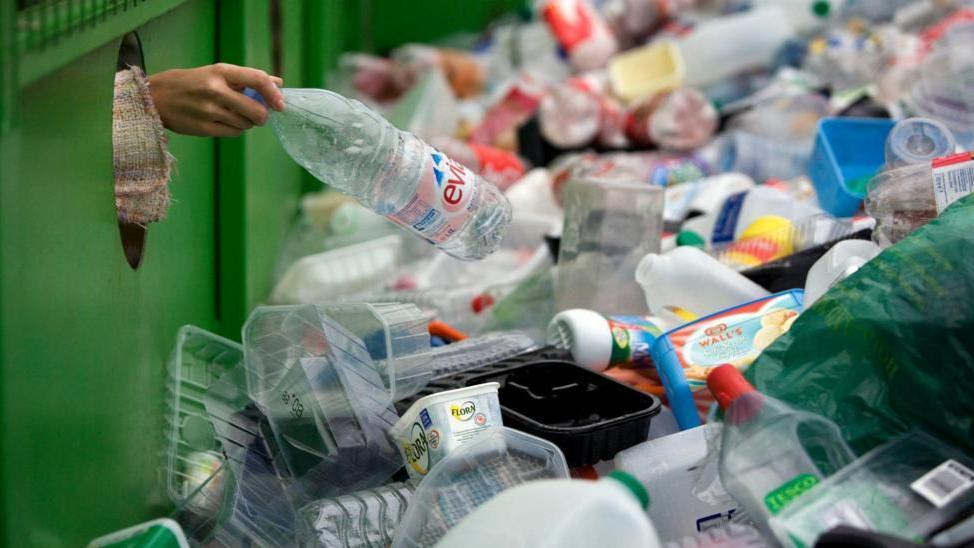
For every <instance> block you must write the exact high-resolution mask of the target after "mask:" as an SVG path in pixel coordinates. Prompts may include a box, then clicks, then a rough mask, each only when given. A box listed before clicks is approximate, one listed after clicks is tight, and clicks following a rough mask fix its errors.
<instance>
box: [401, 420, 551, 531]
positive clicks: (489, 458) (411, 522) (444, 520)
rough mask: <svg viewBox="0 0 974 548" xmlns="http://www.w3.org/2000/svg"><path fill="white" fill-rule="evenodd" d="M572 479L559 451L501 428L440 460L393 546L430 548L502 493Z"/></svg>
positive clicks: (425, 481)
mask: <svg viewBox="0 0 974 548" xmlns="http://www.w3.org/2000/svg"><path fill="white" fill-rule="evenodd" d="M553 478H568V466H567V464H566V463H565V457H564V455H562V453H561V450H560V449H558V447H557V446H555V445H554V444H552V443H550V442H548V441H545V440H542V439H541V438H536V437H534V436H531V435H528V434H525V433H523V432H519V431H517V430H512V429H510V428H498V429H496V430H495V431H493V432H491V433H490V434H488V435H485V436H482V437H481V438H479V439H478V441H477V442H476V443H468V444H466V445H464V446H462V447H461V448H459V449H458V450H456V451H454V452H452V453H451V454H450V455H449V456H448V457H447V458H446V459H444V460H442V461H440V462H439V463H438V464H437V465H436V468H435V469H434V470H433V471H432V472H431V473H430V474H429V475H428V476H426V478H425V479H423V481H422V483H420V485H419V487H418V488H417V490H416V493H415V494H414V496H413V500H412V502H411V503H410V505H409V509H408V510H407V511H406V515H405V516H404V517H403V519H402V521H401V523H400V525H399V529H398V530H397V531H396V538H395V540H394V541H393V543H392V546H393V548H406V547H419V546H432V545H433V544H436V542H437V541H438V540H439V539H440V538H442V537H443V535H445V534H446V532H447V531H449V530H450V529H451V528H452V527H453V526H454V525H456V524H457V523H459V522H460V520H462V519H463V518H464V517H466V516H467V514H469V513H471V512H473V511H474V510H476V509H477V507H479V506H480V505H481V504H483V503H485V502H487V501H488V500H490V499H491V498H493V497H494V496H495V495H497V494H498V493H500V492H502V491H504V490H505V489H508V488H510V487H513V486H515V485H520V484H522V483H524V482H527V481H532V480H538V479H553Z"/></svg>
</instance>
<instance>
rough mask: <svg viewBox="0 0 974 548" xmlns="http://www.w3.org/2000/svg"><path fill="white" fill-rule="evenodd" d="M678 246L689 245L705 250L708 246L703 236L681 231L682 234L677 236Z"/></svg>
mask: <svg viewBox="0 0 974 548" xmlns="http://www.w3.org/2000/svg"><path fill="white" fill-rule="evenodd" d="M676 245H688V246H691V247H699V248H700V249H703V248H704V247H706V246H707V241H706V240H704V239H703V236H701V235H699V234H697V233H696V232H694V231H692V230H681V231H680V233H679V234H677V235H676Z"/></svg>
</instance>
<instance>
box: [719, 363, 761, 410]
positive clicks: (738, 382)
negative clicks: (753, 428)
mask: <svg viewBox="0 0 974 548" xmlns="http://www.w3.org/2000/svg"><path fill="white" fill-rule="evenodd" d="M707 388H709V389H710V392H711V393H712V394H713V395H714V398H716V399H717V404H718V405H720V408H721V409H724V410H726V409H727V407H728V406H729V405H730V404H731V402H733V401H734V400H736V399H737V398H738V397H740V396H742V395H744V394H747V393H748V392H754V391H755V389H754V387H753V386H751V383H749V382H747V379H745V378H744V375H743V374H741V372H740V370H739V369H737V368H736V367H734V366H733V365H730V364H728V363H725V364H724V365H721V366H719V367H715V368H713V369H711V370H710V373H709V374H708V375H707Z"/></svg>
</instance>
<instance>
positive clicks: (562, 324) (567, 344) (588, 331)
mask: <svg viewBox="0 0 974 548" xmlns="http://www.w3.org/2000/svg"><path fill="white" fill-rule="evenodd" d="M548 344H551V345H553V346H555V347H557V348H561V349H565V350H569V351H570V352H571V353H572V358H574V360H575V362H576V363H578V365H581V366H583V367H585V368H586V369H591V370H592V371H596V372H598V371H604V370H605V369H606V368H607V367H609V358H610V357H611V356H612V331H611V330H610V329H609V323H608V322H607V321H606V319H605V318H603V317H602V315H601V314H599V313H598V312H594V311H592V310H585V309H582V308H575V309H572V310H565V311H564V312H559V313H558V314H557V315H556V316H555V317H554V318H552V319H551V323H550V324H548Z"/></svg>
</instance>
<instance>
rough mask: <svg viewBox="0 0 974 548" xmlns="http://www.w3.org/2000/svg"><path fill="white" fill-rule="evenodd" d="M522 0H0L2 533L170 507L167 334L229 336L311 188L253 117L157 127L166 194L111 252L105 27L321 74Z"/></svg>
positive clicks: (179, 64)
mask: <svg viewBox="0 0 974 548" xmlns="http://www.w3.org/2000/svg"><path fill="white" fill-rule="evenodd" d="M522 4H523V0H517V1H512V0H478V1H476V2H457V1H456V0H417V1H415V2H402V1H401V0H294V1H291V0H288V1H284V0H17V1H11V0H8V1H3V2H0V42H2V47H0V420H2V425H0V546H18V547H20V546H28V547H33V546H36V547H74V546H83V545H85V544H86V543H87V542H88V541H89V540H91V539H93V538H95V537H98V536H100V535H103V534H106V533H109V532H111V531H116V530H120V529H124V528H126V527H128V526H131V525H134V524H137V523H140V522H144V521H147V520H150V519H152V518H157V517H162V516H165V515H167V514H168V513H169V511H170V510H171V507H170V503H169V501H168V499H167V497H166V496H165V493H164V491H163V489H162V488H161V482H160V479H159V469H160V464H161V462H162V451H163V446H164V439H165V438H164V434H163V424H164V414H165V399H164V394H165V381H166V369H165V364H166V359H167V357H168V353H169V351H170V349H171V348H172V344H173V341H174V340H175V337H176V333H177V330H178V328H179V327H180V326H182V325H184V324H194V325H197V326H200V327H202V328H205V329H208V330H211V331H215V332H218V333H221V334H223V335H225V336H227V337H229V338H232V339H236V340H239V334H240V327H241V325H242V323H243V321H244V320H245V319H246V317H247V315H248V313H249V312H250V310H251V309H252V308H253V307H254V306H255V305H256V304H258V303H260V302H261V301H262V300H263V299H264V298H265V296H266V294H267V293H268V290H269V288H270V284H271V281H272V279H271V276H272V273H273V267H274V262H275V260H276V253H277V250H278V247H279V245H280V243H281V241H282V239H283V238H284V235H285V233H286V231H287V229H288V226H289V225H290V223H291V222H292V220H293V218H294V216H295V214H296V211H297V204H298V199H299V197H300V194H301V193H302V192H305V191H308V190H310V189H317V188H320V183H317V182H316V181H313V180H312V179H311V177H310V176H309V175H308V174H307V173H305V172H304V171H303V170H301V169H300V168H299V167H298V166H297V165H296V164H294V163H293V162H292V161H291V160H290V159H289V158H288V157H287V156H286V155H285V153H284V152H283V150H282V149H281V147H280V146H279V145H278V143H277V141H276V139H275V137H274V135H273V133H272V132H271V131H270V130H269V129H267V128H260V129H256V130H254V131H251V132H248V133H247V134H246V135H245V136H243V137H240V138H236V139H216V140H214V139H202V138H195V137H187V136H181V135H175V134H170V136H169V148H170V152H171V153H172V154H173V155H174V156H175V158H176V163H175V169H174V176H173V178H172V181H171V183H170V189H171V192H172V196H173V205H172V207H171V208H170V210H169V214H168V218H167V219H166V220H164V221H163V222H159V223H153V224H151V225H149V226H148V228H147V230H146V231H145V240H144V246H141V247H140V246H138V245H134V246H130V247H129V253H128V255H127V254H126V252H125V251H123V246H122V243H121V241H122V240H121V237H120V230H119V226H118V223H117V216H116V211H115V207H114V197H113V191H112V189H113V171H112V134H111V116H112V89H113V88H112V85H113V76H114V72H115V70H116V66H117V64H118V61H119V51H120V48H121V45H122V43H123V39H124V38H125V37H126V36H129V33H131V32H133V31H134V32H136V33H137V35H138V38H139V40H140V41H141V50H142V57H143V58H144V68H145V69H146V71H147V72H148V73H150V74H151V73H154V72H158V71H162V70H166V69H170V68H188V67H194V66H200V65H206V64H210V63H214V62H217V61H224V62H228V63H235V64H242V65H249V66H255V67H258V68H262V69H265V70H268V71H269V72H274V73H276V74H280V75H282V76H283V77H284V79H285V82H286V85H288V86H324V85H326V84H327V74H328V71H329V70H330V68H331V67H333V66H334V64H335V61H336V59H337V58H338V56H339V55H340V53H341V52H343V51H348V50H366V51H374V52H379V53H382V52H386V51H388V50H389V49H390V48H392V47H394V46H396V45H398V44H402V43H405V42H411V41H429V40H433V39H435V38H438V37H441V36H443V35H446V34H449V33H451V32H454V31H457V30H467V31H478V30H481V29H483V28H484V26H485V24H486V23H487V22H488V21H489V20H490V19H492V18H494V17H496V16H497V15H499V14H501V13H503V12H505V11H510V10H511V9H514V8H516V7H518V6H521V5H522ZM136 243H138V238H136ZM139 255H141V262H140V263H139V265H138V267H137V268H132V267H131V266H130V262H129V261H128V260H127V257H128V258H131V257H134V256H139Z"/></svg>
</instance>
